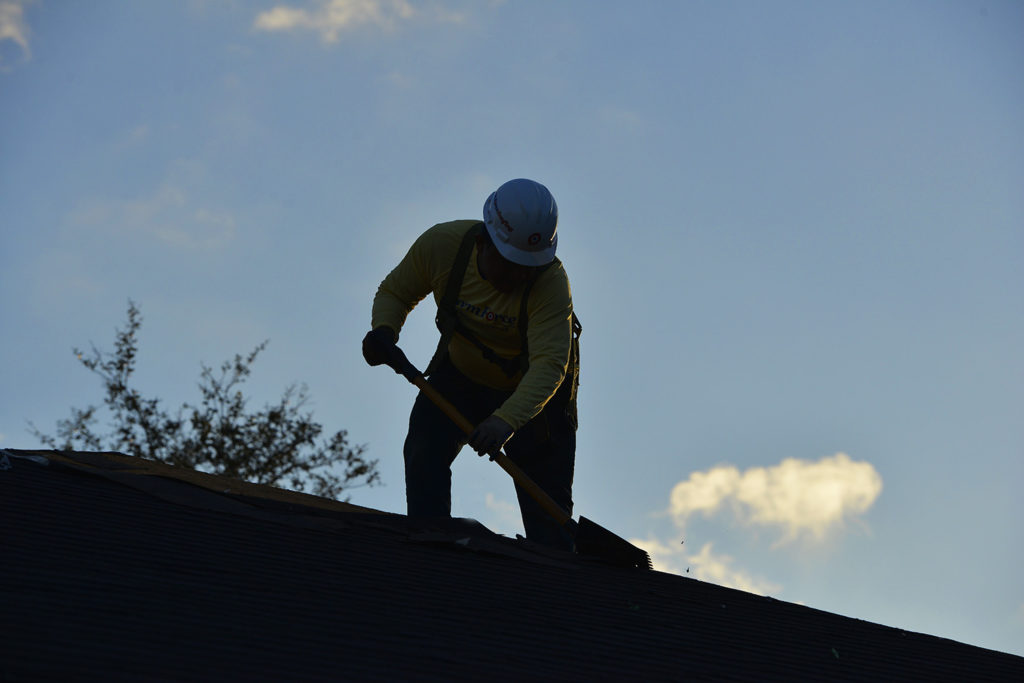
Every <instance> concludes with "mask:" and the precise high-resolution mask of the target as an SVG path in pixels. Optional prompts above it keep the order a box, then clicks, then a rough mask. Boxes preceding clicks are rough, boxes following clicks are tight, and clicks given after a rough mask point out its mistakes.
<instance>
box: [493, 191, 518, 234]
mask: <svg viewBox="0 0 1024 683" xmlns="http://www.w3.org/2000/svg"><path fill="white" fill-rule="evenodd" d="M494 213H496V214H497V215H498V220H499V221H501V224H502V225H504V226H505V229H506V230H508V231H509V232H515V229H514V228H513V227H512V225H511V224H510V223H509V222H508V221H507V220H505V217H504V216H502V215H501V209H499V208H498V194H497V193H495V194H494Z"/></svg>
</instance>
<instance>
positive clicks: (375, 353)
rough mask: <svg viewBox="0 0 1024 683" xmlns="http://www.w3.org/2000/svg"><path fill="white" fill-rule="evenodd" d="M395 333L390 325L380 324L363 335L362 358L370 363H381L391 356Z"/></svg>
mask: <svg viewBox="0 0 1024 683" xmlns="http://www.w3.org/2000/svg"><path fill="white" fill-rule="evenodd" d="M395 341H396V340H395V333H394V331H392V329H391V328H390V327H386V326H383V325H382V326H380V327H378V328H377V329H375V330H371V331H369V332H367V333H366V336H365V337H363V358H365V359H366V362H367V363H369V364H370V365H382V364H384V363H387V362H388V360H390V358H391V350H392V349H393V348H394V347H395Z"/></svg>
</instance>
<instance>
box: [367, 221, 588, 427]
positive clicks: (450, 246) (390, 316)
mask: <svg viewBox="0 0 1024 683" xmlns="http://www.w3.org/2000/svg"><path fill="white" fill-rule="evenodd" d="M477 222H478V221H473V220H460V221H451V222H448V223H439V224H438V225H435V226H434V227H432V228H430V229H429V230H427V231H426V232H424V233H423V234H422V235H420V237H419V238H418V239H417V240H416V241H415V242H414V243H413V245H412V247H411V248H410V249H409V252H408V253H407V254H406V255H405V257H404V258H403V259H402V261H401V262H400V263H399V264H398V266H397V267H395V269H394V270H392V271H391V273H389V274H388V276H387V277H386V278H384V281H383V282H381V284H380V287H379V288H378V289H377V295H376V296H375V297H374V299H373V319H372V327H373V329H376V328H377V327H380V326H381V325H385V326H387V327H390V328H391V329H392V330H394V331H395V335H396V336H397V335H398V333H399V332H400V331H401V329H402V325H403V324H404V323H405V319H406V317H407V316H408V315H409V312H410V311H411V310H412V309H413V308H414V307H415V306H416V304H417V303H419V302H420V301H421V300H422V299H423V298H424V297H426V296H427V294H429V293H431V292H433V294H434V301H435V302H436V303H437V304H438V305H440V303H441V297H443V296H444V292H445V288H446V287H447V285H448V274H449V271H450V270H451V267H452V262H453V261H454V259H455V254H456V252H457V251H458V249H459V245H460V244H461V243H462V238H463V236H464V235H465V234H466V231H467V230H468V229H469V228H470V227H472V226H473V225H474V224H475V223H477ZM524 287H525V285H524V286H520V287H518V288H516V289H515V290H513V291H511V292H508V293H502V292H499V291H498V290H497V289H495V288H494V287H493V286H492V285H491V284H490V283H488V282H487V280H485V279H483V277H482V276H481V275H480V271H479V270H478V269H477V250H476V247H474V248H473V252H472V253H471V254H470V257H469V263H468V264H467V266H466V274H465V276H464V277H463V280H462V288H461V290H460V291H459V296H458V297H457V300H456V305H455V310H456V313H457V315H458V316H459V322H460V323H461V324H462V325H464V326H465V327H466V329H467V330H468V331H469V333H470V334H472V335H474V336H475V337H476V338H477V339H479V340H480V341H481V342H483V343H484V344H485V345H486V346H488V347H490V348H491V349H492V350H493V351H494V352H495V353H497V354H498V355H499V356H502V357H504V358H515V357H517V356H518V355H519V354H520V351H521V349H520V346H521V341H520V333H519V315H520V307H521V302H522V295H523V289H524ZM527 315H528V320H529V324H528V326H527V337H526V338H527V345H528V348H529V358H530V367H529V369H528V370H527V372H526V373H525V375H524V374H522V373H520V374H519V375H517V376H515V377H512V378H510V377H509V376H508V375H506V374H505V373H504V372H503V371H502V370H501V368H499V367H498V366H497V365H496V364H494V363H492V362H490V361H488V360H487V359H486V358H484V356H483V354H482V353H481V352H480V349H478V348H477V347H476V346H475V345H474V344H473V343H472V342H470V341H469V340H468V339H466V338H465V337H463V336H462V335H460V334H458V333H456V334H454V335H452V339H451V342H450V343H449V344H448V353H449V355H450V357H451V360H452V363H453V364H454V365H455V367H456V368H457V369H458V370H459V371H460V372H462V373H463V374H464V375H466V376H467V377H469V378H471V379H472V380H473V381H475V382H477V383H479V384H483V385H484V386H488V387H492V388H494V389H501V390H506V391H507V390H512V391H513V393H512V395H511V396H510V397H509V399H508V400H507V401H505V403H504V404H502V405H501V406H500V407H499V408H498V409H497V410H495V411H494V414H495V415H496V416H498V417H500V418H501V419H503V420H504V421H505V422H507V423H509V424H510V425H511V426H512V428H513V429H519V428H520V427H522V426H523V425H524V424H526V423H527V422H529V421H530V420H531V419H532V418H533V417H534V416H535V415H537V414H538V413H539V412H540V411H541V409H542V408H543V407H544V404H546V403H547V402H548V400H550V398H551V397H552V396H553V395H554V393H555V390H556V389H558V386H559V384H561V382H562V379H563V378H564V377H565V372H566V367H567V365H568V362H569V349H570V345H571V341H572V293H571V292H570V289H569V278H568V277H567V276H566V274H565V269H564V268H563V267H562V264H561V263H560V262H558V263H555V264H553V265H552V266H551V267H549V268H547V269H545V270H544V271H543V272H541V274H540V276H539V277H538V279H537V281H536V282H535V283H534V285H533V288H532V289H531V290H530V295H529V298H528V300H527Z"/></svg>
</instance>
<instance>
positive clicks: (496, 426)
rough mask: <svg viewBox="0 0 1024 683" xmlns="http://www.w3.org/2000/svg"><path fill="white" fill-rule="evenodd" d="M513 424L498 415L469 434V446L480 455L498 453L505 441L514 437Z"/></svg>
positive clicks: (485, 421)
mask: <svg viewBox="0 0 1024 683" xmlns="http://www.w3.org/2000/svg"><path fill="white" fill-rule="evenodd" d="M514 431H515V430H513V429H512V425H510V424H509V423H508V422H505V421H504V420H502V419H501V418H500V417H497V416H496V415H491V416H490V417H489V418H487V419H486V420H484V421H483V422H481V423H480V424H479V425H477V428H476V429H474V430H473V433H472V434H470V435H469V446H470V448H472V449H473V450H474V451H476V452H477V453H478V454H479V455H491V456H494V455H497V454H498V452H499V451H501V447H502V446H504V445H505V442H506V441H508V440H509V439H511V438H512V433H513V432H514Z"/></svg>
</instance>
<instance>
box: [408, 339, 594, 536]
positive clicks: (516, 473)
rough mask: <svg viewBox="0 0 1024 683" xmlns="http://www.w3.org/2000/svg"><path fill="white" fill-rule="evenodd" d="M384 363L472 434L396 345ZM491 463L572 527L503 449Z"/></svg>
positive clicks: (469, 426) (568, 518) (568, 517)
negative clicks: (494, 463)
mask: <svg viewBox="0 0 1024 683" xmlns="http://www.w3.org/2000/svg"><path fill="white" fill-rule="evenodd" d="M388 365H389V366H391V369H393V370H394V371H395V372H397V373H398V374H400V375H402V376H403V377H405V378H406V379H407V380H409V381H410V382H412V383H413V384H415V385H416V386H417V387H418V388H419V390H420V391H422V392H423V393H424V394H426V395H427V398H429V399H430V400H431V401H432V402H433V403H434V405H436V406H437V407H438V408H440V409H441V411H442V412H443V413H444V414H445V415H447V416H448V417H449V418H451V420H452V421H453V422H454V423H455V424H456V425H458V427H459V429H461V430H462V431H463V432H465V433H466V434H472V433H473V430H474V429H475V427H474V426H473V423H472V422H470V421H469V420H467V419H466V417H465V416H464V415H463V414H462V413H461V412H459V409H458V408H456V407H455V406H454V405H453V404H452V403H451V402H450V401H449V400H448V399H446V398H445V397H444V396H442V395H441V393H440V392H439V391H438V390H437V389H435V388H434V387H432V386H430V384H429V383H428V382H427V379H426V378H425V377H424V376H423V373H422V372H420V371H419V370H417V369H416V367H415V366H414V365H413V364H412V363H411V362H410V361H409V359H408V358H407V357H406V355H405V353H404V352H403V351H402V350H401V349H400V348H398V347H397V346H393V347H392V349H391V358H390V359H389V360H388ZM491 459H492V460H494V462H496V463H498V465H500V466H501V469H503V470H505V471H506V472H508V473H509V475H510V476H511V477H512V479H513V480H514V481H515V482H516V484H518V485H519V486H520V487H522V488H523V489H525V490H526V492H527V493H528V494H529V495H530V497H531V498H533V499H534V500H535V501H537V503H538V504H539V505H540V506H541V507H542V508H544V510H545V511H546V512H547V513H548V514H549V515H551V517H552V518H554V520H555V521H556V522H558V523H559V524H561V525H562V526H565V527H568V528H569V530H570V531H573V530H574V527H575V522H573V519H572V516H571V515H569V513H567V512H566V511H565V510H563V509H562V506H561V505H559V504H558V503H556V502H555V499H554V498H552V497H551V496H549V495H548V494H547V492H546V491H545V490H544V489H542V488H541V487H540V486H538V485H537V483H536V482H535V481H533V480H532V479H530V477H528V476H527V475H526V473H525V472H523V470H521V469H520V468H519V466H518V465H516V464H515V463H514V462H512V460H511V459H510V458H509V457H508V456H507V455H505V453H504V452H500V451H499V452H498V453H497V454H496V455H493V456H491Z"/></svg>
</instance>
